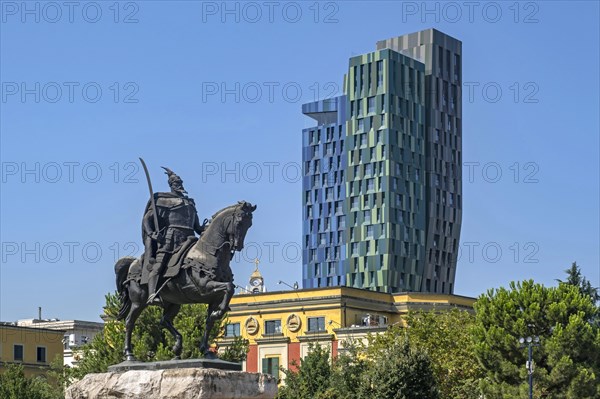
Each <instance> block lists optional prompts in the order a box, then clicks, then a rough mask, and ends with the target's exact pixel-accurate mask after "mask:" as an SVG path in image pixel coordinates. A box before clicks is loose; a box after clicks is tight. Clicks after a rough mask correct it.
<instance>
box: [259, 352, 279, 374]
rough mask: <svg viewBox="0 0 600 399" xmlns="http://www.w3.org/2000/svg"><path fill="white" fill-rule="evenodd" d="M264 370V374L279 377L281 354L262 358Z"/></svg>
mask: <svg viewBox="0 0 600 399" xmlns="http://www.w3.org/2000/svg"><path fill="white" fill-rule="evenodd" d="M262 372H263V374H270V375H272V376H275V377H279V356H277V357H266V358H264V359H263V360H262Z"/></svg>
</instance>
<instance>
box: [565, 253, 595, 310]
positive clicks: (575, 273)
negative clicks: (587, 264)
mask: <svg viewBox="0 0 600 399" xmlns="http://www.w3.org/2000/svg"><path fill="white" fill-rule="evenodd" d="M565 273H566V274H567V280H566V281H562V280H556V281H558V282H559V283H561V284H570V285H574V286H575V287H577V288H579V292H581V293H582V294H583V295H588V296H590V297H591V298H592V300H593V301H594V302H595V303H597V302H599V301H600V293H599V292H598V288H596V287H594V286H592V283H591V282H590V281H589V280H588V279H587V278H585V276H583V275H582V274H581V268H580V267H579V266H577V262H573V264H571V267H570V268H568V269H566V270H565Z"/></svg>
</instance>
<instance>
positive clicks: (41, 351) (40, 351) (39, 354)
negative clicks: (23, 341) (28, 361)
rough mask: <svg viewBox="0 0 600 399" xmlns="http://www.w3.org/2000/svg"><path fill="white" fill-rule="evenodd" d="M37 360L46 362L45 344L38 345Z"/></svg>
mask: <svg viewBox="0 0 600 399" xmlns="http://www.w3.org/2000/svg"><path fill="white" fill-rule="evenodd" d="M37 362H38V363H46V348H44V347H43V346H38V347H37Z"/></svg>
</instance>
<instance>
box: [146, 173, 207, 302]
mask: <svg viewBox="0 0 600 399" xmlns="http://www.w3.org/2000/svg"><path fill="white" fill-rule="evenodd" d="M163 169H164V170H166V174H167V176H168V178H169V187H170V188H171V192H167V193H154V202H155V204H156V213H157V216H158V218H157V219H155V218H154V212H153V207H152V206H151V202H150V201H149V202H148V205H147V206H146V211H145V213H144V218H143V222H142V232H143V240H144V246H145V250H144V261H143V275H147V279H148V303H149V304H150V303H152V302H153V301H154V300H155V298H156V296H157V295H156V290H157V286H158V281H159V279H160V276H161V275H162V273H163V272H164V270H165V268H166V266H167V264H168V262H169V259H170V258H171V256H172V255H173V254H174V253H176V252H177V250H178V249H179V248H180V247H181V245H182V244H183V243H184V242H185V241H186V240H187V239H188V238H189V237H195V234H194V233H198V235H201V234H202V232H203V231H204V227H205V226H204V225H201V224H200V221H199V219H198V213H197V211H196V204H195V202H194V200H193V199H192V198H190V197H188V196H187V191H185V189H184V188H183V180H182V179H181V178H180V177H179V176H178V175H177V174H175V173H174V172H173V171H172V170H171V169H169V168H165V167H163ZM155 220H158V224H159V226H155V222H154V221H155Z"/></svg>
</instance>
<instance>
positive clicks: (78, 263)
mask: <svg viewBox="0 0 600 399" xmlns="http://www.w3.org/2000/svg"><path fill="white" fill-rule="evenodd" d="M24 4H25V5H24ZM62 4H63V3H62V2H56V3H53V2H50V3H44V2H33V1H32V2H27V3H22V2H7V1H3V2H2V3H1V6H2V25H1V28H0V29H1V31H0V48H1V50H0V57H1V60H0V67H1V71H0V77H1V81H2V98H1V102H0V106H1V115H0V116H1V117H0V128H1V158H2V191H1V220H2V224H1V241H2V264H1V272H0V290H1V291H0V320H4V321H7V320H8V321H10V320H16V319H19V318H28V317H34V316H35V315H37V307H38V306H42V307H43V314H44V317H58V318H61V319H73V318H76V319H86V320H98V316H99V314H101V312H102V305H103V304H104V294H105V293H107V292H110V291H113V290H114V274H113V265H114V261H115V258H116V257H118V256H123V255H126V254H130V253H135V254H138V253H140V252H141V238H140V219H141V214H142V211H143V207H144V205H145V203H146V200H147V198H148V192H147V187H146V183H145V180H144V177H143V173H142V171H141V170H140V169H139V164H138V163H137V157H138V156H142V157H144V158H145V160H146V162H147V163H148V165H149V167H150V171H151V175H152V180H153V184H154V188H155V190H157V191H158V190H160V191H164V190H167V184H166V178H165V175H164V174H163V173H162V170H161V169H160V166H161V165H164V166H168V167H170V168H172V169H173V170H174V171H176V172H177V173H178V174H179V175H180V176H181V177H182V178H183V179H184V182H185V186H186V188H187V190H188V191H189V193H190V195H191V196H192V197H193V198H195V199H196V202H197V204H198V209H199V214H200V217H201V218H204V217H209V216H210V215H212V214H213V213H214V212H215V211H217V210H218V209H220V208H222V207H225V206H226V205H229V204H232V203H234V202H235V201H237V200H240V199H246V200H248V201H251V202H253V203H256V204H257V205H258V209H257V211H256V213H255V218H254V226H253V227H252V229H251V230H250V231H249V233H248V236H247V239H246V244H247V247H246V250H245V251H244V253H243V254H242V255H240V256H238V257H236V259H235V262H234V264H233V269H234V273H235V276H236V283H238V284H242V285H245V284H246V281H247V279H248V276H249V275H250V273H251V272H252V270H253V264H252V259H254V258H255V257H256V256H257V255H258V256H259V257H260V258H261V266H260V267H261V271H262V272H263V274H264V276H265V278H266V281H267V286H268V289H269V290H277V289H279V288H280V287H282V286H278V285H277V281H278V280H284V281H286V282H288V283H290V284H292V283H293V282H294V281H301V258H300V254H299V252H298V250H299V248H300V245H301V217H302V216H301V182H300V179H299V166H300V162H301V130H302V128H304V127H307V126H310V125H311V120H310V119H309V118H306V117H304V116H303V115H302V114H301V112H300V108H301V104H302V103H303V102H309V101H313V100H315V99H317V98H321V97H326V96H329V95H332V94H338V93H340V92H341V91H342V77H343V74H344V72H345V71H346V69H347V66H348V58H349V57H351V56H353V55H358V54H361V53H365V52H369V51H373V50H374V48H375V42H376V41H377V40H381V39H385V38H388V37H393V36H398V35H402V34H405V33H410V32H414V31H418V30H422V29H427V28H430V27H435V28H437V29H439V30H441V31H443V32H445V33H447V34H450V35H452V36H454V37H456V38H458V39H460V40H462V42H463V83H464V85H463V162H464V163H465V166H464V168H463V180H464V182H463V194H464V201H463V207H464V217H463V227H462V237H461V256H460V259H459V264H458V272H457V277H456V287H455V293H457V294H461V295H468V296H477V295H479V294H480V293H482V292H485V291H486V290H487V289H488V288H491V287H498V286H503V285H507V284H508V282H510V281H511V280H522V279H528V278H533V279H535V280H536V281H539V282H542V283H545V284H554V279H556V278H562V277H563V272H562V271H563V270H564V269H566V268H567V267H569V266H570V264H571V262H573V261H577V262H578V264H580V265H581V267H582V270H583V272H584V274H585V275H587V276H588V277H589V278H590V279H591V280H592V282H593V284H594V285H596V286H598V285H600V281H599V279H600V266H599V265H600V259H599V249H598V248H599V246H598V243H599V241H600V237H599V200H600V199H599V172H598V171H599V134H598V133H599V125H598V109H599V101H598V100H599V99H598V93H599V91H598V88H599V87H598V86H599V81H598V75H599V74H598V71H599V57H598V48H599V43H598V41H599V39H598V38H599V27H598V20H599V9H598V3H597V2H523V3H514V2H507V3H502V2H501V3H490V2H475V3H474V5H473V6H472V7H473V8H468V7H469V6H468V5H465V3H464V2H453V3H435V2H432V3H427V9H425V8H424V6H423V3H422V2H392V1H390V2H366V1H364V2H363V1H352V2H320V3H314V2H272V3H269V2H252V3H240V2H230V3H227V5H224V3H222V2H197V1H175V2H169V3H167V2H166V1H140V2H120V3H115V2H75V3H74V5H73V6H72V8H68V6H65V5H62ZM115 4H116V6H115ZM24 7H27V8H26V9H25V8H24ZM225 7H227V8H225Z"/></svg>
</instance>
